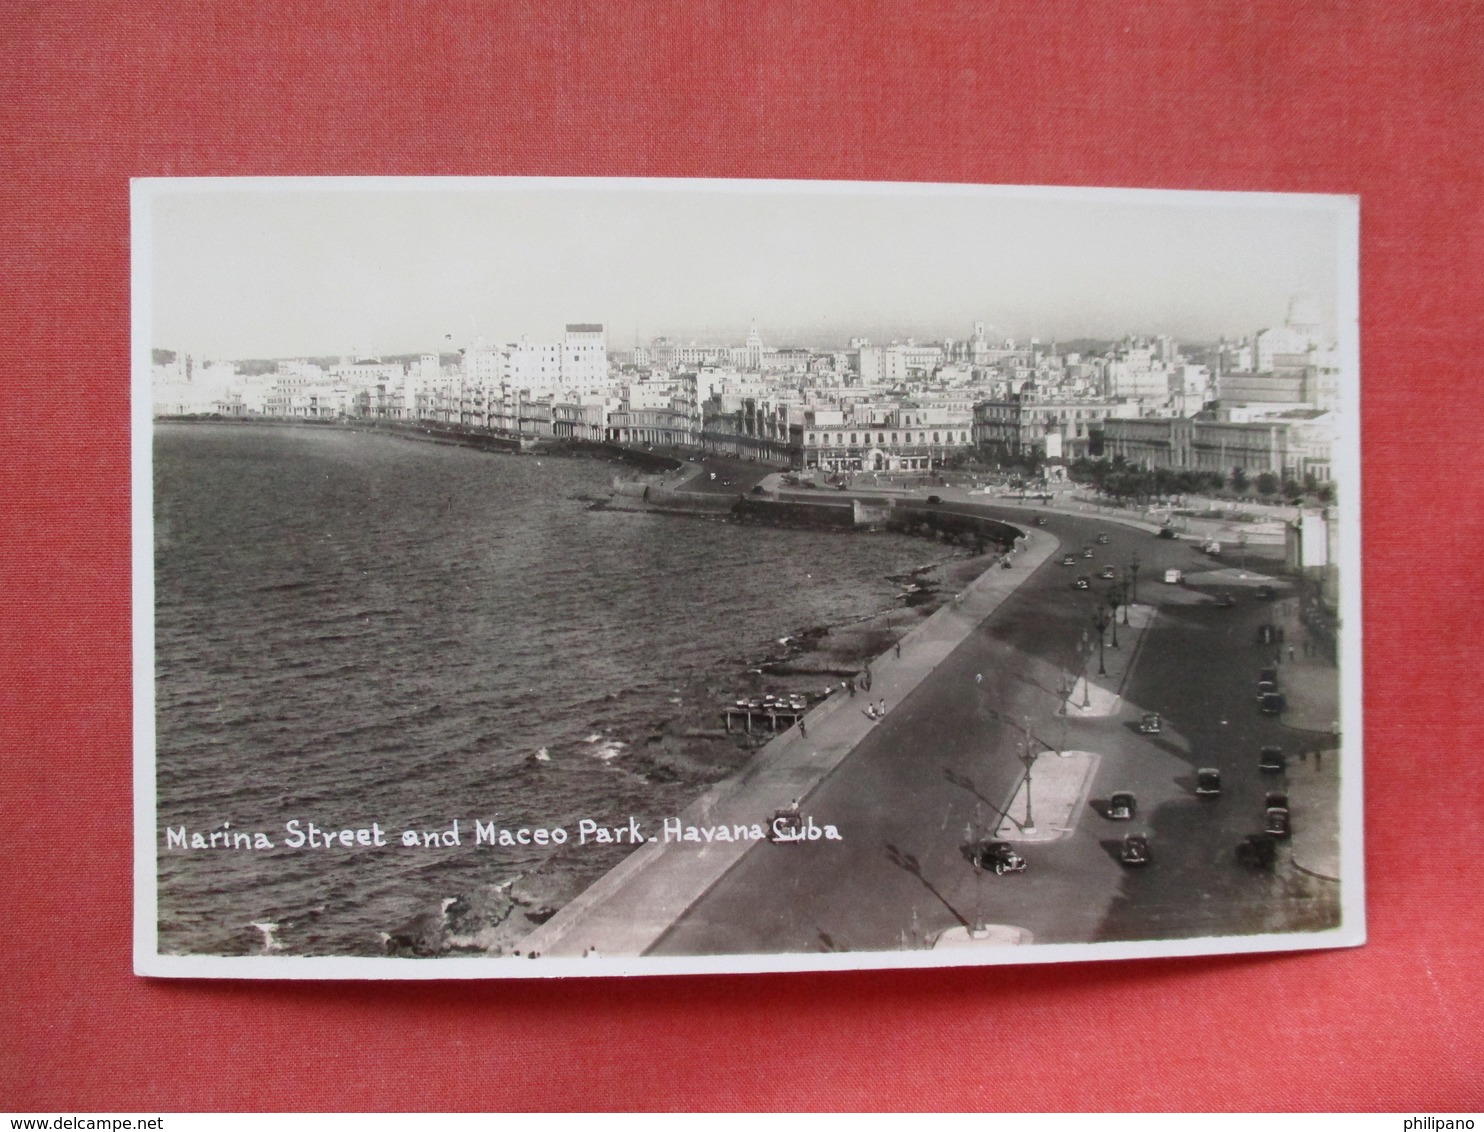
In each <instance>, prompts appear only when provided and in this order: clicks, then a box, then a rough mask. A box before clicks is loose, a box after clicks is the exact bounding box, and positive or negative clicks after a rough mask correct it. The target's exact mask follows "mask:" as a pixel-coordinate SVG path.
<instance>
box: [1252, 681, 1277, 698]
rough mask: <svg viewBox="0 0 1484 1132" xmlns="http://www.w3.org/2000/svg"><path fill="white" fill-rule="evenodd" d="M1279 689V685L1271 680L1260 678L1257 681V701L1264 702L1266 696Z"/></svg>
mask: <svg viewBox="0 0 1484 1132" xmlns="http://www.w3.org/2000/svg"><path fill="white" fill-rule="evenodd" d="M1277 690H1278V685H1276V684H1274V683H1273V682H1272V681H1271V680H1259V681H1258V682H1257V702H1258V703H1262V698H1263V697H1264V696H1266V695H1267V694H1268V693H1269V692H1276V691H1277Z"/></svg>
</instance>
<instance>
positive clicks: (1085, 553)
mask: <svg viewBox="0 0 1484 1132" xmlns="http://www.w3.org/2000/svg"><path fill="white" fill-rule="evenodd" d="M1082 557H1083V558H1091V557H1092V547H1090V546H1084V547H1083V548H1082Z"/></svg>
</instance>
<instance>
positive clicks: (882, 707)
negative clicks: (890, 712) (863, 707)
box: [876, 698, 886, 715]
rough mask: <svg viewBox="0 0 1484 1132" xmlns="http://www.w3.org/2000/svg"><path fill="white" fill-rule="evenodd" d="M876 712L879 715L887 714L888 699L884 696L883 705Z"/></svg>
mask: <svg viewBox="0 0 1484 1132" xmlns="http://www.w3.org/2000/svg"><path fill="white" fill-rule="evenodd" d="M876 714H878V715H885V714H886V700H885V699H884V698H883V699H882V701H881V706H880V707H878V708H877V709H876Z"/></svg>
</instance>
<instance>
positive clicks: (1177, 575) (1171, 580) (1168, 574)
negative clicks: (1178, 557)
mask: <svg viewBox="0 0 1484 1132" xmlns="http://www.w3.org/2000/svg"><path fill="white" fill-rule="evenodd" d="M1184 578H1185V575H1184V574H1182V573H1181V572H1180V571H1179V570H1166V571H1165V581H1166V582H1167V583H1168V584H1169V585H1172V586H1178V585H1179V584H1180V583H1181V582H1182V581H1183V580H1184Z"/></svg>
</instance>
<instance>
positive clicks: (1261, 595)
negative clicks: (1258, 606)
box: [1257, 586, 1277, 601]
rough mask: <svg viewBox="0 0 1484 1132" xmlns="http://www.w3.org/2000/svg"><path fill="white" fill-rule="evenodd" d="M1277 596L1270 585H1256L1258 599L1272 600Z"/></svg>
mask: <svg viewBox="0 0 1484 1132" xmlns="http://www.w3.org/2000/svg"><path fill="white" fill-rule="evenodd" d="M1275 596H1277V595H1276V593H1275V591H1274V590H1273V587H1272V586H1258V587H1257V597H1258V600H1259V601H1272V600H1273V598H1274V597H1275Z"/></svg>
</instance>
